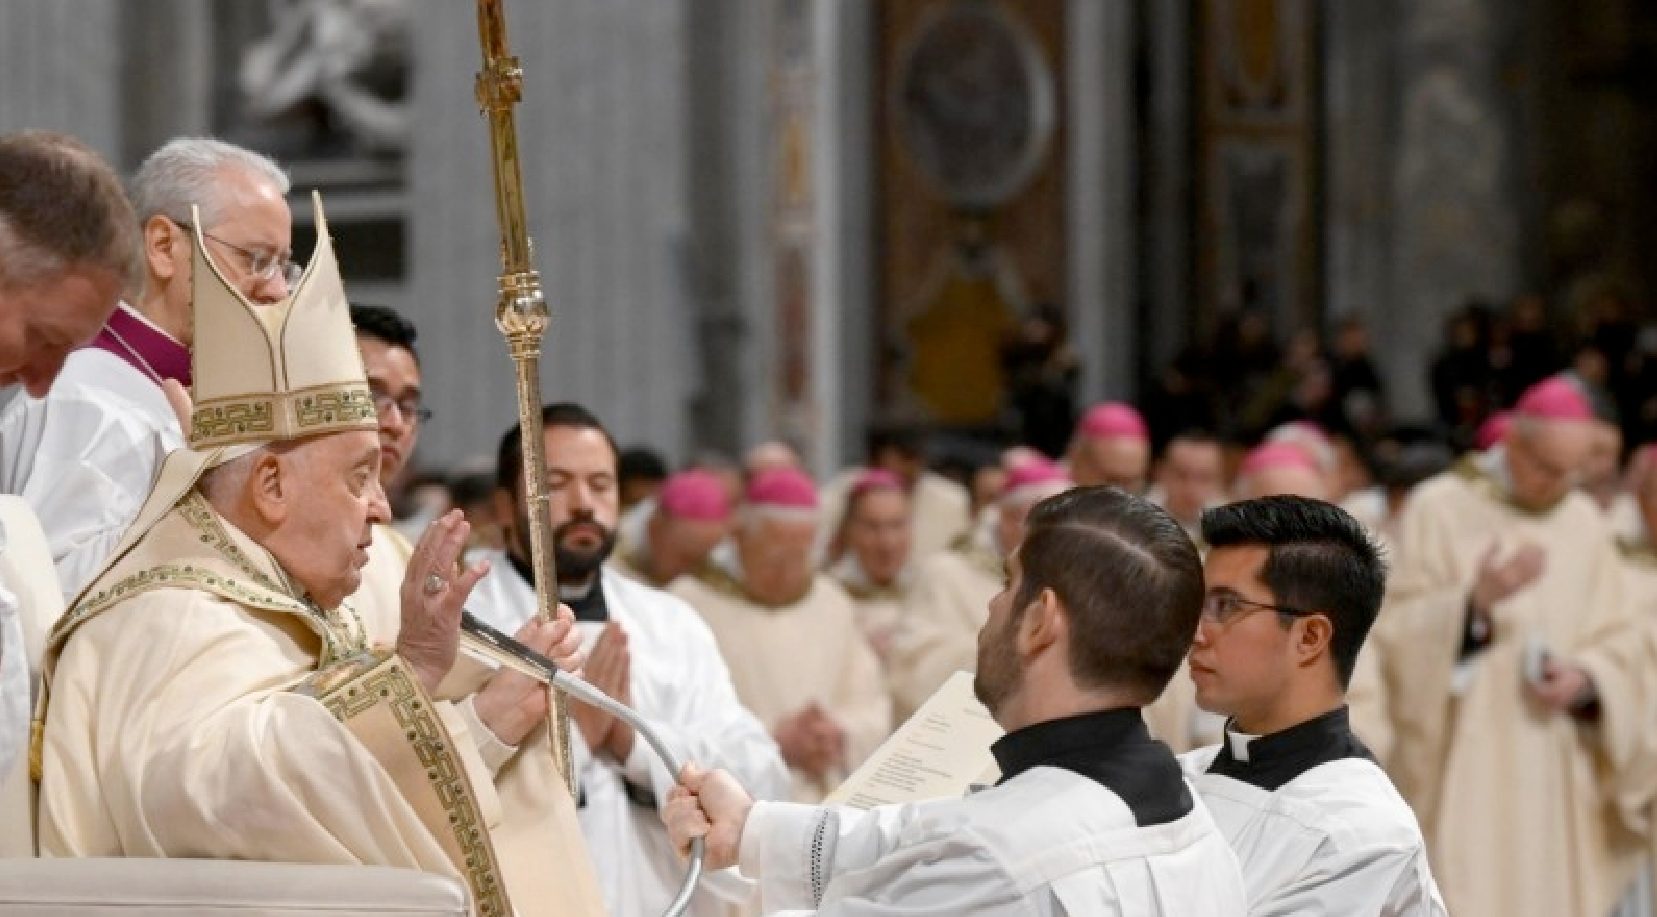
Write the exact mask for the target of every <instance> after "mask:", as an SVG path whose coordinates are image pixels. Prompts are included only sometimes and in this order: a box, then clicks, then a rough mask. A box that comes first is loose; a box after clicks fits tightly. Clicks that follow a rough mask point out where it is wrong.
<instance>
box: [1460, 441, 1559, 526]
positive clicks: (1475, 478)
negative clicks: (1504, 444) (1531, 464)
mask: <svg viewBox="0 0 1657 917" xmlns="http://www.w3.org/2000/svg"><path fill="white" fill-rule="evenodd" d="M1450 472H1451V473H1452V474H1454V475H1455V476H1456V477H1458V478H1461V479H1462V480H1463V481H1466V482H1467V485H1468V486H1469V487H1472V488H1473V490H1475V491H1477V492H1478V494H1479V495H1480V496H1483V497H1485V498H1486V499H1488V500H1490V501H1491V502H1493V503H1500V504H1501V505H1503V506H1505V507H1507V508H1508V509H1511V510H1513V511H1514V512H1516V513H1518V514H1519V515H1521V516H1529V517H1531V518H1532V519H1542V518H1545V517H1547V516H1549V515H1552V513H1553V511H1554V510H1556V509H1558V508H1559V506H1560V503H1563V502H1564V500H1561V501H1560V503H1555V504H1554V505H1553V506H1550V507H1548V508H1546V509H1532V508H1531V507H1528V506H1523V505H1521V504H1520V503H1519V501H1517V500H1515V499H1513V494H1511V493H1509V492H1508V489H1507V488H1505V487H1503V486H1502V485H1501V483H1500V482H1499V481H1497V480H1496V479H1495V478H1493V477H1491V476H1490V473H1489V472H1488V471H1485V470H1484V467H1483V466H1482V465H1480V464H1479V460H1478V457H1477V456H1475V455H1466V456H1463V457H1462V459H1461V461H1459V462H1457V463H1456V464H1455V465H1453V466H1451V469H1450Z"/></svg>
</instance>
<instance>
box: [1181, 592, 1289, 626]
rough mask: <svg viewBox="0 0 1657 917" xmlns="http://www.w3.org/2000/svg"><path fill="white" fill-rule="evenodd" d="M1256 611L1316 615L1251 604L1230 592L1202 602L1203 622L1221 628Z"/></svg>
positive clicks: (1261, 604)
mask: <svg viewBox="0 0 1657 917" xmlns="http://www.w3.org/2000/svg"><path fill="white" fill-rule="evenodd" d="M1257 611H1275V612H1277V613H1278V614H1280V615H1288V616H1289V617H1291V618H1309V617H1311V616H1312V615H1315V614H1317V612H1315V611H1305V610H1303V609H1300V608H1290V607H1289V606H1287V605H1267V604H1266V603H1265V602H1252V601H1249V600H1248V599H1245V598H1243V597H1242V596H1240V595H1237V594H1235V593H1231V592H1211V593H1209V594H1208V595H1207V596H1205V597H1204V598H1203V600H1202V616H1203V620H1205V621H1212V622H1214V623H1215V624H1218V625H1220V626H1221V627H1230V626H1231V625H1232V624H1235V623H1236V622H1237V621H1239V620H1242V619H1243V618H1245V617H1248V616H1249V615H1251V614H1254V613H1255V612H1257Z"/></svg>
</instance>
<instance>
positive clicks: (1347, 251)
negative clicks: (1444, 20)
mask: <svg viewBox="0 0 1657 917" xmlns="http://www.w3.org/2000/svg"><path fill="white" fill-rule="evenodd" d="M1323 38H1324V70H1323V73H1324V80H1323V98H1324V109H1323V117H1324V130H1323V137H1324V141H1323V142H1324V164H1325V167H1324V179H1325V183H1324V189H1325V190H1324V210H1323V218H1324V224H1323V230H1324V232H1323V236H1324V243H1323V245H1324V253H1325V261H1324V281H1325V289H1326V290H1327V301H1326V304H1325V305H1326V308H1325V310H1324V315H1325V317H1326V319H1328V320H1330V321H1336V320H1339V319H1341V318H1345V317H1347V316H1355V317H1358V318H1361V319H1363V320H1364V321H1366V322H1367V323H1368V324H1369V325H1370V327H1371V329H1372V331H1373V335H1374V339H1375V344H1376V346H1377V351H1378V352H1380V353H1390V352H1392V351H1393V350H1394V349H1395V348H1396V347H1397V346H1399V345H1401V344H1402V343H1403V342H1401V341H1394V340H1392V339H1391V335H1392V334H1393V333H1394V332H1396V331H1397V330H1398V329H1396V328H1393V327H1391V324H1392V323H1391V321H1390V319H1389V315H1390V313H1391V311H1392V305H1393V299H1392V284H1393V281H1394V279H1395V277H1394V273H1393V259H1392V242H1393V226H1392V218H1393V205H1394V201H1393V196H1392V189H1393V163H1394V161H1395V158H1396V156H1397V153H1398V133H1397V132H1398V125H1397V120H1398V118H1397V114H1398V105H1397V99H1398V95H1397V93H1398V68H1399V61H1398V50H1399V34H1398V22H1397V18H1396V15H1395V11H1394V10H1393V9H1392V8H1391V7H1390V6H1389V5H1383V4H1372V3H1331V4H1327V5H1325V6H1324V7H1323ZM1380 326H1387V327H1384V328H1383V327H1380Z"/></svg>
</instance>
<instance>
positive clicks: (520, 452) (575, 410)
mask: <svg viewBox="0 0 1657 917" xmlns="http://www.w3.org/2000/svg"><path fill="white" fill-rule="evenodd" d="M541 427H542V428H543V429H545V428H547V427H569V428H571V429H575V430H597V431H598V432H600V433H603V434H604V441H605V442H607V443H609V444H610V454H611V455H613V456H616V457H617V460H618V461H619V460H620V456H621V450H620V449H617V448H616V441H615V438H614V437H612V436H611V435H610V431H609V430H606V429H604V424H603V423H602V422H601V421H600V420H599V419H598V415H596V414H594V413H593V412H592V411H589V410H587V409H586V408H584V407H582V406H581V405H579V404H575V403H573V402H569V401H560V402H557V403H556V404H549V405H546V406H544V407H542V408H541ZM523 472H524V434H523V428H521V427H519V426H518V425H517V424H513V425H512V426H511V427H509V428H508V429H507V431H506V432H505V433H504V434H502V435H501V446H500V449H499V450H498V451H497V452H496V453H495V486H496V487H499V488H500V489H501V490H504V491H507V492H509V493H511V494H512V495H514V496H517V495H518V481H519V479H520V478H521V477H522V476H523Z"/></svg>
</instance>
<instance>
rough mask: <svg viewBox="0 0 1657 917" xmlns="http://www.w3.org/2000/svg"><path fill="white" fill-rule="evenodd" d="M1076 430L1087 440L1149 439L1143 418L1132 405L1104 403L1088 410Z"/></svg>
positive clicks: (1115, 402)
mask: <svg viewBox="0 0 1657 917" xmlns="http://www.w3.org/2000/svg"><path fill="white" fill-rule="evenodd" d="M1076 430H1077V431H1078V432H1079V433H1081V434H1082V435H1083V436H1086V437H1088V438H1089V439H1140V440H1144V439H1149V438H1150V430H1149V429H1148V428H1147V427H1146V426H1145V418H1144V417H1142V416H1140V414H1139V411H1137V410H1135V409H1134V407H1133V406H1132V405H1129V404H1123V403H1122V402H1120V401H1106V402H1104V403H1103V404H1096V405H1094V406H1093V407H1091V408H1088V410H1087V413H1086V414H1083V415H1082V420H1081V422H1080V423H1078V424H1077V425H1076Z"/></svg>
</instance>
